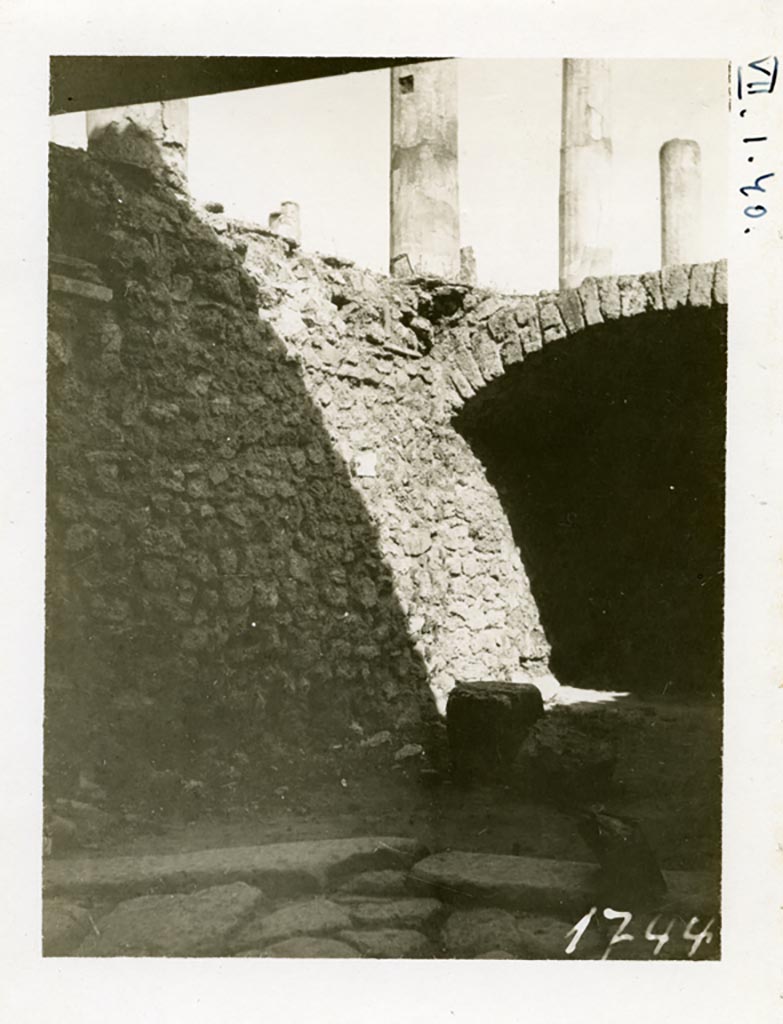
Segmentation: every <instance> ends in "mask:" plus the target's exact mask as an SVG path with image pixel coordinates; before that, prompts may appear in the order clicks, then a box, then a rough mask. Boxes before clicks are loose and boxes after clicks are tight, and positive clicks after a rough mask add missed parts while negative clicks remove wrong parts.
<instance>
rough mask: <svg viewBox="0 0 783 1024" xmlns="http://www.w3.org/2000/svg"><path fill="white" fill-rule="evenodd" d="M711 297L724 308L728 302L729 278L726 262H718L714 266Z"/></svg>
mask: <svg viewBox="0 0 783 1024" xmlns="http://www.w3.org/2000/svg"><path fill="white" fill-rule="evenodd" d="M712 297H713V300H714V301H715V302H717V303H718V305H719V306H725V305H727V304H728V301H729V278H728V264H727V262H726V260H719V261H718V262H717V263H716V264H715V277H714V279H713V282H712Z"/></svg>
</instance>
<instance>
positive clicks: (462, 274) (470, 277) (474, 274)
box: [459, 245, 478, 288]
mask: <svg viewBox="0 0 783 1024" xmlns="http://www.w3.org/2000/svg"><path fill="white" fill-rule="evenodd" d="M459 279H460V283H461V284H468V285H470V286H471V288H475V287H476V285H477V284H478V271H477V269H476V253H475V252H474V250H473V246H472V245H463V247H462V248H461V249H460V251H459Z"/></svg>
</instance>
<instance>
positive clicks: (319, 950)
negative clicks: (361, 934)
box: [243, 935, 359, 958]
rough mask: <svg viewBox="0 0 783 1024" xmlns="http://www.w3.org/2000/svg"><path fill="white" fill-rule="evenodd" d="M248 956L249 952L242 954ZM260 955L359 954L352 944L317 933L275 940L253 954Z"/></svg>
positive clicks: (349, 955) (335, 956)
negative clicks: (280, 940) (279, 940)
mask: <svg viewBox="0 0 783 1024" xmlns="http://www.w3.org/2000/svg"><path fill="white" fill-rule="evenodd" d="M243 955H245V956H249V955H251V954H243ZM255 955H257V956H262V957H290V958H298V957H318V958H325V957H331V958H338V957H343V958H344V957H355V956H358V955H359V954H358V953H357V951H356V949H354V947H353V946H350V945H348V943H347V942H341V941H340V940H339V939H330V938H325V937H324V936H319V935H299V936H297V937H296V938H293V939H283V940H282V942H275V943H273V944H272V945H271V946H267V947H266V949H264V950H262V951H261V952H260V953H257V954H255Z"/></svg>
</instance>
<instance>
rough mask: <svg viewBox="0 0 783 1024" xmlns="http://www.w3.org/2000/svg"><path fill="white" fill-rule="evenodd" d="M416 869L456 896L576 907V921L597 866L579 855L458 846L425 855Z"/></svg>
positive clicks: (527, 906) (524, 906) (564, 909)
mask: <svg viewBox="0 0 783 1024" xmlns="http://www.w3.org/2000/svg"><path fill="white" fill-rule="evenodd" d="M412 875H413V877H414V878H416V879H419V880H420V881H422V882H426V883H428V884H429V885H431V886H433V888H434V889H435V890H436V891H441V892H443V894H444V896H445V895H447V894H448V896H449V898H450V899H451V900H454V899H457V898H459V899H464V900H471V899H473V900H476V899H480V900H481V901H482V902H485V903H490V904H496V905H500V906H506V907H513V908H519V909H521V910H531V911H533V910H544V911H555V912H558V913H569V914H571V913H576V914H577V917H575V918H574V920H575V921H576V920H578V918H579V915H581V914H583V913H585V912H586V911H587V910H588V909H589V907H590V902H589V901H590V898H591V896H592V894H593V893H594V892H595V891H596V881H597V868H596V866H595V865H593V864H582V863H578V862H575V861H562V860H548V859H545V858H538V857H513V856H504V855H502V854H490V853H460V852H456V851H455V852H452V853H438V854H434V855H433V856H432V857H426V858H425V859H424V860H421V861H419V862H418V864H416V866H415V867H414V869H413V872H412Z"/></svg>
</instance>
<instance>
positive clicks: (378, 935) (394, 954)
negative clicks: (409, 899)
mask: <svg viewBox="0 0 783 1024" xmlns="http://www.w3.org/2000/svg"><path fill="white" fill-rule="evenodd" d="M339 938H340V939H342V940H343V941H345V942H348V943H350V944H351V945H352V946H355V947H356V949H358V950H359V952H360V953H361V954H362V956H365V957H371V958H373V959H375V960H429V959H432V958H433V957H434V956H435V954H436V950H435V947H434V946H433V945H432V943H431V942H430V941H429V939H428V938H427V937H426V936H425V935H422V934H421V932H417V931H414V930H413V929H410V928H381V929H378V930H377V931H376V930H373V931H344V932H340V934H339Z"/></svg>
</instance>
